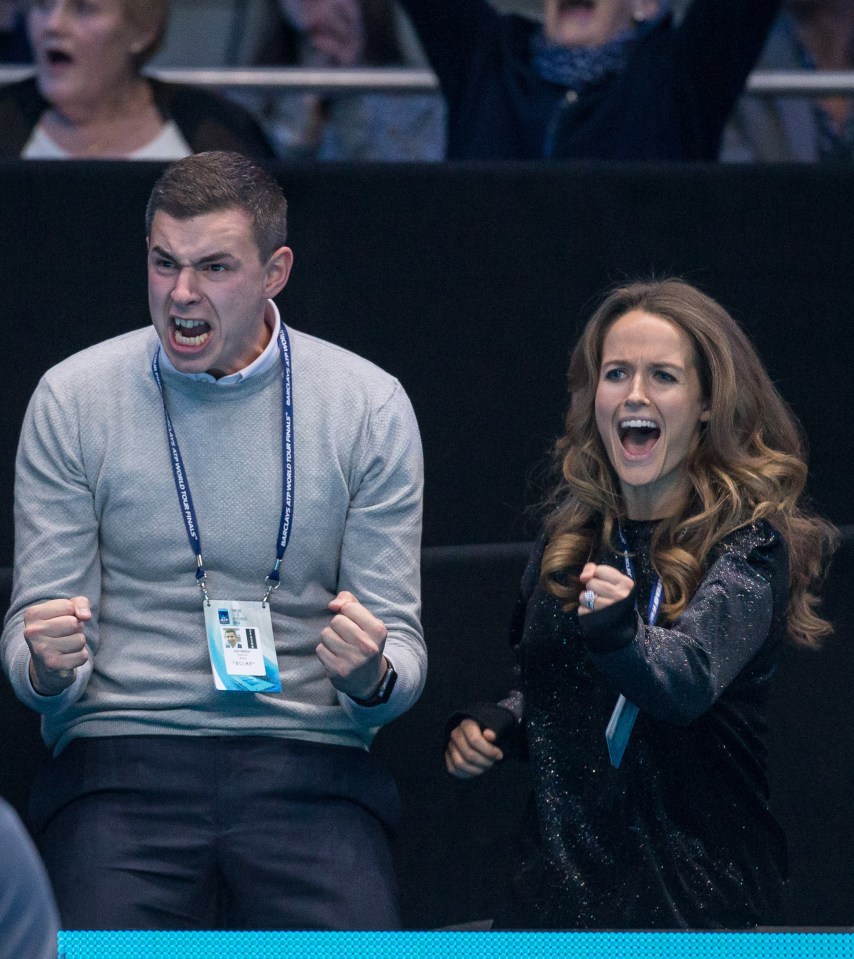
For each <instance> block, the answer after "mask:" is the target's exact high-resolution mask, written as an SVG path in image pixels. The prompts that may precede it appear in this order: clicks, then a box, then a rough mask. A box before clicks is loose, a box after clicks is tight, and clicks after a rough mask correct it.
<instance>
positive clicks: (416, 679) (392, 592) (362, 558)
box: [339, 382, 427, 726]
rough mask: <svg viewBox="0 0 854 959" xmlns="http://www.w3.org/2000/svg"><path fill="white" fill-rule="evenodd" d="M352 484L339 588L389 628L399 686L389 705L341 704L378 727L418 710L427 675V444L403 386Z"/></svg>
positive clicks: (386, 408) (373, 430)
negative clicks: (423, 618)
mask: <svg viewBox="0 0 854 959" xmlns="http://www.w3.org/2000/svg"><path fill="white" fill-rule="evenodd" d="M352 482H353V487H354V488H353V492H352V498H351V502H350V509H349V512H348V515H347V521H346V526H345V529H344V537H343V542H342V550H341V567H340V577H339V588H340V589H342V590H349V591H350V592H352V593H353V595H354V596H356V598H357V599H358V600H359V601H360V602H361V603H363V604H364V605H365V606H367V607H368V608H369V609H370V610H371V612H372V613H373V614H374V615H375V616H377V617H378V618H379V619H380V620H381V621H382V622H383V623H384V624H385V626H386V628H387V629H388V638H387V639H386V645H385V656H386V658H387V659H388V660H389V662H391V663H392V665H393V666H394V668H395V670H396V672H397V674H398V680H397V683H396V684H395V687H394V690H393V692H392V695H391V697H390V699H389V701H388V702H387V703H385V704H382V705H379V706H359V705H358V704H357V703H354V702H353V700H351V699H350V698H349V697H348V696H346V695H345V694H343V693H341V694H339V701H340V702H341V704H342V706H343V707H344V709H345V710H346V711H347V713H348V714H349V715H350V716H351V717H352V718H353V719H355V720H356V721H357V722H359V723H360V724H363V725H368V726H378V725H384V724H385V723H387V722H389V721H390V720H392V719H394V718H396V717H397V716H399V715H401V714H402V713H404V712H405V711H406V710H407V709H409V707H410V706H412V705H413V703H414V702H415V701H416V700H417V699H418V696H419V695H420V694H421V690H422V689H423V687H424V680H425V678H426V671H427V652H426V647H425V644H424V637H423V633H422V629H421V625H420V611H421V610H420V581H421V565H420V549H421V500H422V492H423V483H424V480H423V462H422V453H421V440H420V436H419V432H418V425H417V423H416V421H415V414H414V412H413V410H412V407H411V405H410V403H409V400H408V398H407V396H406V394H405V393H404V391H403V390H402V389H401V387H400V385H399V384H398V383H396V382H395V388H394V391H393V392H392V394H391V396H390V397H389V398H388V400H387V402H385V403H384V404H383V405H382V406H381V407H380V408H379V409H378V410H376V411H375V412H374V413H373V415H372V416H371V419H370V422H369V423H368V425H367V428H366V431H365V435H364V436H363V438H362V444H361V455H360V456H359V458H358V462H357V463H356V466H355V470H354V477H353V481H352Z"/></svg>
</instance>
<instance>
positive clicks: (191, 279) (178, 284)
mask: <svg viewBox="0 0 854 959" xmlns="http://www.w3.org/2000/svg"><path fill="white" fill-rule="evenodd" d="M171 296H172V302H173V303H174V304H175V305H176V306H190V305H191V304H192V303H195V302H197V300H198V299H199V289H198V286H197V284H196V271H195V270H194V269H193V268H192V267H191V266H184V267H181V269H180V270H179V271H178V275H177V276H176V277H175V285H174V286H173V287H172V293H171Z"/></svg>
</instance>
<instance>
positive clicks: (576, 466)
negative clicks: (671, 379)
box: [541, 279, 837, 646]
mask: <svg viewBox="0 0 854 959" xmlns="http://www.w3.org/2000/svg"><path fill="white" fill-rule="evenodd" d="M633 310H642V311H643V312H645V313H650V314H652V315H653V316H657V317H660V318H662V319H665V320H669V321H670V322H671V323H674V324H675V325H676V326H677V327H678V328H679V329H681V330H683V331H684V332H685V333H686V334H687V336H688V337H689V339H690V341H691V343H692V345H693V350H694V360H695V363H696V369H697V372H698V375H699V380H700V386H701V390H702V395H703V399H704V400H705V401H706V402H707V403H708V405H709V409H710V411H711V415H710V418H709V421H708V423H702V424H700V426H699V427H698V431H697V438H696V441H695V443H694V446H693V448H692V449H691V451H690V452H689V454H688V456H687V459H686V463H685V466H686V472H687V477H688V480H689V486H688V488H689V492H688V494H687V495H686V498H685V501H684V503H683V505H682V508H681V510H680V511H679V512H678V514H677V515H674V516H672V517H669V518H667V519H665V520H663V521H662V522H661V523H659V524H658V526H657V527H656V529H655V532H654V534H653V539H652V558H653V565H654V567H655V569H656V572H657V574H658V575H659V576H660V577H661V580H662V584H663V586H664V604H663V605H662V610H661V613H662V617H663V619H664V620H666V621H670V622H672V621H674V620H675V619H676V618H677V617H678V616H679V615H680V613H681V612H682V611H683V610H684V609H685V607H686V606H687V605H688V603H689V601H690V599H691V597H692V596H693V595H694V593H695V591H696V589H697V587H698V586H699V584H700V581H701V579H702V577H703V575H704V573H705V572H706V563H707V557H708V556H709V554H710V552H711V550H712V549H713V547H714V546H715V545H716V544H717V543H718V542H719V541H720V540H721V539H723V538H724V537H725V536H727V535H728V534H730V533H732V532H733V531H734V530H736V529H738V528H740V527H743V526H746V525H748V524H750V523H753V522H756V521H758V520H761V519H764V520H767V521H768V522H769V523H771V524H772V525H773V526H774V527H775V528H776V529H777V530H778V531H779V532H780V534H781V536H782V537H783V539H784V540H785V542H786V545H787V547H788V554H789V608H788V631H789V636H790V637H791V638H792V639H793V640H794V641H795V642H798V643H801V644H803V645H808V646H811V645H817V644H818V642H819V641H820V639H821V637H822V636H824V635H826V634H828V633H830V632H831V631H832V627H831V626H830V624H829V623H828V622H826V621H825V620H824V619H822V618H821V617H820V616H819V615H818V613H817V612H816V606H817V604H818V598H817V596H816V595H815V593H814V592H812V590H814V589H815V588H817V586H818V584H819V583H820V582H821V580H822V579H823V576H824V573H825V571H826V567H827V563H828V561H829V558H830V556H831V555H832V553H833V550H834V549H835V548H836V545H837V532H836V530H835V528H834V527H833V526H832V525H831V524H830V523H828V522H826V521H825V520H823V519H821V518H820V517H818V516H816V515H814V514H812V513H811V512H810V511H809V510H808V509H807V508H806V506H805V505H804V503H803V490H804V484H805V482H806V478H807V466H806V453H805V447H804V441H803V438H802V435H801V431H800V429H799V427H798V424H797V422H796V420H795V417H794V415H793V414H792V412H791V410H790V409H789V407H788V406H787V405H786V403H785V401H784V400H783V398H782V397H781V396H780V394H779V393H778V392H777V390H776V388H775V387H774V385H773V383H772V382H771V380H770V378H769V376H768V374H767V372H766V371H765V368H764V366H763V365H762V362H761V360H760V359H759V357H758V355H757V353H756V350H755V349H754V348H753V346H752V344H751V343H750V340H749V339H748V338H747V336H746V334H745V333H744V331H743V330H742V329H741V327H740V326H739V325H738V324H737V323H736V322H735V320H733V318H732V317H731V316H730V315H729V314H728V313H727V312H726V310H724V309H723V307H721V306H720V305H719V304H718V303H716V302H715V301H714V300H712V299H710V298H709V297H708V296H706V295H705V294H704V293H701V292H700V291H699V290H697V289H696V288H695V287H693V286H691V285H690V284H688V283H685V282H683V281H682V280H677V279H668V280H661V281H655V282H650V283H634V284H631V285H628V286H624V287H620V288H617V289H615V290H613V291H612V292H611V293H610V294H609V295H608V296H607V297H606V299H605V300H604V302H603V303H602V304H601V306H600V307H599V308H598V309H597V310H596V312H595V313H594V314H593V316H592V317H591V318H590V320H589V322H588V323H587V325H586V326H585V328H584V331H583V332H582V334H581V337H580V339H579V341H578V344H577V345H576V347H575V349H574V350H573V353H572V357H571V359H570V364H569V376H568V380H569V393H570V406H569V412H568V413H567V416H566V430H565V433H564V435H563V436H562V437H561V438H560V439H559V440H558V441H557V443H556V445H555V449H554V462H555V468H556V471H557V472H558V474H559V479H558V481H557V484H556V488H555V490H554V492H553V494H552V496H551V498H550V500H549V514H548V518H547V520H546V535H547V546H546V549H545V554H544V556H543V563H542V574H541V575H542V584H543V587H544V588H545V589H546V590H547V591H548V592H550V593H552V594H553V595H555V596H557V597H559V598H560V599H562V600H564V607H565V608H566V609H574V608H576V607H577V605H578V595H579V591H580V584H579V581H578V579H577V577H576V576H574V575H573V574H572V573H571V570H572V569H573V568H574V567H578V566H579V565H581V564H583V563H584V562H586V561H587V560H588V559H590V558H591V557H592V556H593V555H595V553H596V551H597V550H598V548H599V547H600V546H601V545H602V543H605V542H611V541H612V540H611V538H612V535H613V532H614V525H615V523H616V522H617V520H618V519H619V518H621V517H623V516H625V506H624V503H623V499H622V495H621V492H620V485H619V481H618V478H617V476H616V474H615V472H614V469H613V467H612V466H611V463H610V461H609V460H608V455H607V453H606V450H605V447H604V445H603V443H602V439H601V437H600V436H599V431H598V429H597V428H596V421H595V417H594V415H593V410H594V401H595V396H596V388H597V384H598V381H599V371H600V366H601V358H602V348H603V343H604V340H605V336H606V334H607V332H608V330H609V329H610V328H611V327H612V326H613V324H614V323H615V322H616V321H617V320H618V319H620V318H621V317H622V316H625V314H627V313H629V312H631V311H633Z"/></svg>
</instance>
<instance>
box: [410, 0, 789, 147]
mask: <svg viewBox="0 0 854 959" xmlns="http://www.w3.org/2000/svg"><path fill="white" fill-rule="evenodd" d="M401 5H402V6H403V8H404V9H405V10H406V11H407V13H408V14H409V16H410V18H411V19H412V22H413V24H414V26H415V28H416V30H417V32H418V36H419V38H420V40H421V43H422V44H423V46H424V49H425V52H426V54H427V56H428V58H429V60H430V64H431V66H432V67H433V69H434V70H435V72H436V74H437V76H438V77H439V81H440V84H441V87H442V92H443V94H444V96H445V99H446V101H447V106H448V148H447V156H448V159H453V160H535V159H582V160H629V161H631V160H652V161H665V160H674V161H681V160H714V159H716V157H717V154H718V149H719V146H720V140H721V135H722V131H723V128H724V124H725V123H726V120H727V117H728V115H729V113H730V111H731V110H732V108H733V106H734V104H735V102H736V100H737V99H738V96H739V94H740V92H741V90H742V88H743V86H744V83H745V80H746V79H747V76H748V74H749V73H750V71H751V69H752V68H753V66H754V64H755V62H756V60H757V58H758V57H759V54H760V52H761V50H762V46H763V43H764V41H765V38H766V36H767V34H768V31H769V29H770V28H771V25H772V23H773V21H774V17H775V15H776V13H777V11H778V9H779V6H780V0H693V2H692V3H691V4H690V6H689V7H688V10H687V11H686V13H685V16H684V17H683V18H682V19H681V21H680V22H679V23H678V24H677V23H676V22H675V21H674V19H673V16H672V14H671V11H670V9H669V2H668V0H545V9H544V18H543V22H542V23H539V22H537V21H534V20H532V19H529V18H527V17H523V16H518V15H515V14H510V15H502V14H500V13H498V11H497V10H495V9H494V8H493V7H492V6H491V5H490V4H489V3H488V2H487V0H401Z"/></svg>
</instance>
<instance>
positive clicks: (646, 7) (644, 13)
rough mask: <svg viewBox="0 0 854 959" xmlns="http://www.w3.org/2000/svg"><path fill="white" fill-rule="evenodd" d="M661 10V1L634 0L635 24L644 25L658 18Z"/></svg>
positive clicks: (633, 14)
mask: <svg viewBox="0 0 854 959" xmlns="http://www.w3.org/2000/svg"><path fill="white" fill-rule="evenodd" d="M660 10H661V3H660V0H634V3H633V7H632V17H633V19H634V21H635V23H644V22H645V21H646V20H651V19H652V18H653V17H655V16H658V14H659V12H660Z"/></svg>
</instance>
